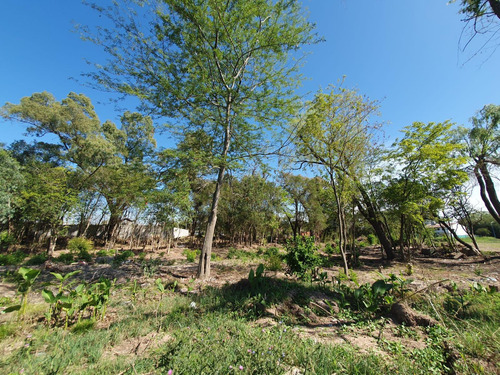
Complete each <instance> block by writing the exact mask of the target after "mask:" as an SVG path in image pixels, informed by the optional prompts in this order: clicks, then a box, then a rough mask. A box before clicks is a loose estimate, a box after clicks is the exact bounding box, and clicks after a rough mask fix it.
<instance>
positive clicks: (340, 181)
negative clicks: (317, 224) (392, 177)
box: [296, 87, 378, 274]
mask: <svg viewBox="0 0 500 375" xmlns="http://www.w3.org/2000/svg"><path fill="white" fill-rule="evenodd" d="M377 110H378V106H377V105H376V103H375V102H372V101H369V100H367V99H366V98H364V97H363V96H361V95H359V94H358V93H357V92H356V91H353V90H348V89H345V88H343V87H332V89H331V90H330V92H329V93H323V92H320V93H318V94H316V96H315V97H314V99H313V100H312V101H311V102H310V103H309V104H308V106H307V111H306V114H305V116H304V118H303V120H302V121H301V124H300V126H299V128H298V131H297V137H296V147H297V154H298V158H299V161H301V162H302V163H306V164H309V165H312V166H318V167H319V170H320V171H322V173H323V174H324V176H325V178H326V179H327V181H328V183H329V184H330V187H331V189H332V192H333V196H334V199H335V205H336V216H337V224H338V232H339V233H338V234H339V236H338V237H339V248H340V252H341V255H342V259H343V263H344V270H345V272H346V274H348V271H349V270H348V264H347V256H346V250H347V243H348V237H347V236H348V227H347V222H346V210H347V207H348V205H349V204H350V202H351V201H352V199H353V196H354V194H355V184H354V182H355V180H356V179H357V178H359V176H361V175H362V173H361V171H362V167H363V164H364V162H365V157H366V156H367V154H368V149H369V148H370V146H371V145H370V139H371V130H373V125H372V124H371V123H370V117H371V116H373V115H375V114H376V113H377Z"/></svg>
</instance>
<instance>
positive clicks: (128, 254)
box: [115, 250, 135, 262]
mask: <svg viewBox="0 0 500 375" xmlns="http://www.w3.org/2000/svg"><path fill="white" fill-rule="evenodd" d="M134 255H135V254H134V252H133V251H132V250H125V251H123V252H121V253H119V254H116V255H115V262H124V261H126V260H127V259H128V258H130V257H133V256H134Z"/></svg>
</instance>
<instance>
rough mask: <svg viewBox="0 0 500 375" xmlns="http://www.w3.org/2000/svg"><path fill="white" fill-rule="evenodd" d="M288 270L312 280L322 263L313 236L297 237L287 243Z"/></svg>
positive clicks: (302, 277) (303, 278) (304, 278)
mask: <svg viewBox="0 0 500 375" xmlns="http://www.w3.org/2000/svg"><path fill="white" fill-rule="evenodd" d="M286 251H287V254H286V263H287V265H288V272H289V273H290V274H293V275H296V276H297V277H299V278H300V279H302V280H309V281H310V280H312V278H313V276H314V275H315V274H316V268H317V267H318V266H319V265H320V264H321V259H320V258H319V256H318V248H317V247H316V245H315V244H314V238H313V237H297V238H296V239H295V240H289V241H288V242H287V244H286Z"/></svg>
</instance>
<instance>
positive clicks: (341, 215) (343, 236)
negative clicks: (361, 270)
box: [330, 175, 349, 276]
mask: <svg viewBox="0 0 500 375" xmlns="http://www.w3.org/2000/svg"><path fill="white" fill-rule="evenodd" d="M330 182H331V185H332V188H333V194H334V196H335V201H336V203H337V219H338V221H339V249H340V255H341V256H342V263H343V264H342V265H343V267H344V272H345V274H346V275H347V276H349V265H348V262H347V255H346V245H347V233H346V223H345V212H344V207H343V204H342V199H341V197H340V193H339V191H338V189H337V186H336V185H335V180H334V179H333V175H331V176H330Z"/></svg>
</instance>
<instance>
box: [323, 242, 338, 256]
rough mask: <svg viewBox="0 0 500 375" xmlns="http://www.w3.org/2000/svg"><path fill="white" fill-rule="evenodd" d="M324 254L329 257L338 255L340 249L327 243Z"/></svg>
mask: <svg viewBox="0 0 500 375" xmlns="http://www.w3.org/2000/svg"><path fill="white" fill-rule="evenodd" d="M325 253H327V254H330V255H333V254H340V248H339V247H338V246H333V245H332V244H329V243H327V244H326V246H325Z"/></svg>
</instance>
